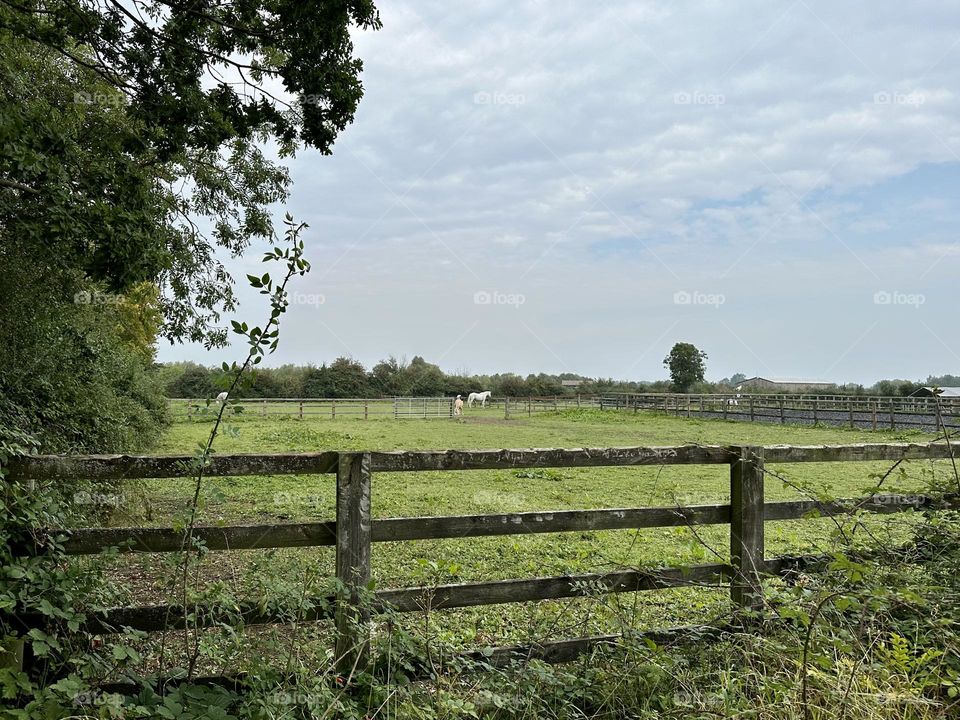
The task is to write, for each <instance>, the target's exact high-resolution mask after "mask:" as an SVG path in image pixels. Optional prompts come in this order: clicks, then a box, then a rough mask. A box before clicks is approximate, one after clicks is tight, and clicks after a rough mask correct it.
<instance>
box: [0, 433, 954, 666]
mask: <svg viewBox="0 0 960 720" xmlns="http://www.w3.org/2000/svg"><path fill="white" fill-rule="evenodd" d="M952 457H953V451H952V448H951V446H950V445H949V444H948V443H947V442H936V443H924V444H919V443H885V444H857V445H839V446H783V445H770V446H763V447H758V446H699V445H684V446H677V447H630V448H579V449H531V450H445V451H393V452H333V451H331V452H320V453H304V454H277V455H223V456H217V457H215V458H214V459H213V460H212V461H211V462H210V464H209V466H208V467H207V469H206V473H207V474H208V475H212V476H224V475H231V476H253V475H265V476H266V475H291V474H297V475H301V474H335V475H336V516H335V518H334V519H333V520H328V521H322V522H311V523H288V524H265V525H242V526H226V527H212V526H209V527H199V528H197V529H196V532H195V533H194V536H195V538H196V539H197V540H198V541H200V542H202V543H204V544H205V545H206V546H207V548H208V549H209V550H214V551H221V550H222V551H234V550H248V549H259V548H277V547H306V546H322V545H328V546H329V545H333V546H335V548H336V561H335V567H336V577H337V579H338V580H339V583H338V586H339V587H341V588H343V591H342V592H341V593H340V594H339V595H338V596H336V597H318V598H312V599H311V600H312V607H313V610H312V611H311V612H310V613H308V615H307V617H306V618H305V619H307V620H321V619H332V620H333V621H334V624H335V628H336V638H337V640H336V644H337V653H336V656H337V658H338V664H339V665H340V667H341V668H342V669H345V670H349V668H352V667H354V666H355V664H356V663H362V662H363V661H364V659H365V657H366V653H367V651H368V649H367V645H368V638H367V637H366V636H365V634H364V630H363V629H364V628H366V627H368V623H365V622H364V620H365V619H366V618H367V617H368V616H369V614H370V613H371V612H378V611H381V610H383V609H385V608H387V607H390V608H392V609H394V610H395V611H398V612H413V611H417V610H420V609H422V608H425V607H430V608H432V609H450V608H459V607H472V606H477V605H490V604H499V603H515V602H530V601H539V600H553V599H559V598H569V597H577V596H581V595H583V593H584V589H583V588H584V587H587V586H589V587H590V588H591V589H592V591H597V590H599V591H602V592H610V593H620V592H639V591H652V590H659V589H663V588H673V587H683V586H690V585H696V586H720V585H721V584H723V583H729V587H730V594H731V599H732V601H733V603H734V605H735V607H741V608H753V607H756V606H757V605H758V603H759V602H760V598H761V597H762V587H761V579H762V577H763V576H764V575H768V574H770V575H777V574H781V573H783V572H786V571H788V570H790V569H791V568H794V567H796V566H797V564H798V563H802V562H803V561H804V559H803V558H799V559H798V558H766V557H765V554H764V547H765V543H764V524H765V523H766V522H768V521H775V520H795V519H804V518H807V517H810V516H812V515H820V516H823V515H831V514H840V513H854V512H876V513H895V512H901V511H905V510H913V509H924V510H941V509H957V508H960V498H958V496H955V495H949V496H942V497H931V496H926V495H906V496H905V495H896V494H883V495H872V496H868V497H861V498H850V499H844V500H836V501H831V502H820V501H817V500H794V501H786V502H765V500H764V476H765V473H766V467H767V466H769V465H771V464H775V463H802V462H862V461H880V460H887V461H898V460H943V459H947V458H952ZM650 465H655V466H660V465H727V466H728V467H729V473H730V502H729V503H726V504H719V505H700V506H692V507H643V508H614V509H601V510H563V511H555V512H543V511H540V512H520V513H496V514H484V515H468V516H445V517H415V518H388V519H387V518H384V519H375V518H374V517H373V515H372V510H371V504H372V496H373V493H374V487H373V482H372V478H373V475H374V473H375V472H420V471H438V470H439V471H450V470H484V469H519V468H543V467H634V466H650ZM190 468H191V460H190V459H189V458H184V457H163V456H124V455H107V456H84V457H53V456H39V457H23V458H16V459H14V460H12V461H11V464H10V466H9V468H8V478H7V480H8V481H9V482H28V481H36V480H45V481H56V480H63V479H85V480H91V481H94V482H98V481H100V482H106V481H109V482H116V481H117V480H122V479H134V478H154V479H161V480H162V479H164V478H172V477H184V476H187V475H188V474H189V472H190ZM717 524H729V525H730V562H729V563H711V564H706V565H696V566H693V567H683V568H662V569H658V570H650V571H640V570H621V571H614V572H605V573H588V574H581V575H565V576H558V577H534V578H521V579H510V580H500V581H495V582H469V583H459V584H454V585H442V586H439V587H436V586H435V587H411V588H400V589H391V590H382V591H379V592H377V593H375V595H374V600H373V602H372V604H371V603H365V602H361V600H360V598H361V595H362V593H361V589H362V588H364V587H365V586H366V585H367V582H368V581H369V578H370V576H371V545H372V543H375V542H396V541H406V540H429V539H442V538H469V537H490V536H500V535H518V534H527V533H558V532H571V531H584V530H616V529H638V528H657V527H677V526H687V525H717ZM47 531H48V532H53V533H56V534H58V535H60V536H62V539H63V542H64V547H65V548H66V550H67V552H68V553H69V554H71V555H84V554H92V553H97V552H100V551H101V550H103V549H106V548H118V549H119V550H120V551H122V552H174V551H178V550H180V549H181V548H182V547H183V545H182V543H183V540H184V534H183V532H180V531H176V530H173V529H170V528H134V527H127V528H77V529H47ZM14 550H15V551H16V552H17V553H19V554H24V555H29V554H34V553H36V552H37V551H36V549H35V548H30V547H18V548H14ZM193 610H194V609H193V608H191V611H192V612H193ZM238 616H239V617H242V618H243V620H244V622H245V624H247V625H256V624H268V623H277V622H285V621H286V620H288V619H289V618H287V617H285V616H284V613H283V612H281V611H279V610H276V609H274V610H265V609H263V608H261V607H258V606H257V605H256V604H253V603H251V604H250V605H241V606H240V607H239V608H236V607H235V608H230V609H229V610H228V609H222V608H217V607H200V608H197V609H196V613H195V618H196V620H195V624H196V625H197V626H200V627H205V626H211V625H215V624H216V623H218V622H224V621H229V620H230V619H231V618H233V619H235V618H236V617H238ZM183 618H184V613H183V612H182V608H178V607H176V606H168V605H154V606H146V607H125V608H112V609H107V610H104V611H101V612H97V613H93V614H91V615H90V616H89V618H88V622H87V625H86V628H85V629H86V630H88V631H89V632H95V633H109V632H116V631H118V630H119V629H121V628H124V627H129V628H132V629H138V630H144V631H157V630H162V629H164V628H165V627H169V628H177V627H182V626H183V622H184V620H183ZM19 621H20V624H21V626H22V627H24V628H28V627H32V626H36V625H41V624H42V623H43V618H39V617H37V618H35V617H27V616H22V617H20V618H19ZM588 640H589V639H587V638H578V639H573V640H567V641H563V643H566V644H565V645H563V647H564V648H567V650H569V649H570V648H573V647H588V646H589V645H590V642H588ZM558 647H559V645H558ZM567 650H564V651H562V652H561V651H559V650H558V652H557V653H556V654H554V655H552V656H555V657H564V658H568V655H569V653H568V652H567ZM497 652H500V651H499V650H498V651H497ZM544 652H545V656H551V654H550V651H549V650H545V651H544Z"/></svg>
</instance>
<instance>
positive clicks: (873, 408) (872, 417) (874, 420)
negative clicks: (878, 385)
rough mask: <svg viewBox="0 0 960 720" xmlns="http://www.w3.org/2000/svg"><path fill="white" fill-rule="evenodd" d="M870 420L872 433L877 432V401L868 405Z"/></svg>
mask: <svg viewBox="0 0 960 720" xmlns="http://www.w3.org/2000/svg"><path fill="white" fill-rule="evenodd" d="M870 420H871V425H873V431H874V432H876V431H877V401H876V400H874V401H873V402H871V403H870Z"/></svg>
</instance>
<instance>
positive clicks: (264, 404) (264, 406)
mask: <svg viewBox="0 0 960 720" xmlns="http://www.w3.org/2000/svg"><path fill="white" fill-rule="evenodd" d="M260 414H261V415H263V416H264V417H266V416H267V401H266V400H264V401H263V402H261V403H260Z"/></svg>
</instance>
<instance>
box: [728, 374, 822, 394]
mask: <svg viewBox="0 0 960 720" xmlns="http://www.w3.org/2000/svg"><path fill="white" fill-rule="evenodd" d="M740 385H741V387H742V388H743V389H744V390H756V391H758V392H772V393H803V392H811V391H814V390H832V389H833V388H835V387H837V384H836V383H832V382H827V381H826V380H797V379H794V378H763V377H752V378H747V379H746V380H744V381H743V382H742V383H740Z"/></svg>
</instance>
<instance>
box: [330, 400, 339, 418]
mask: <svg viewBox="0 0 960 720" xmlns="http://www.w3.org/2000/svg"><path fill="white" fill-rule="evenodd" d="M330 419H331V420H336V419H337V401H336V400H331V401H330Z"/></svg>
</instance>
